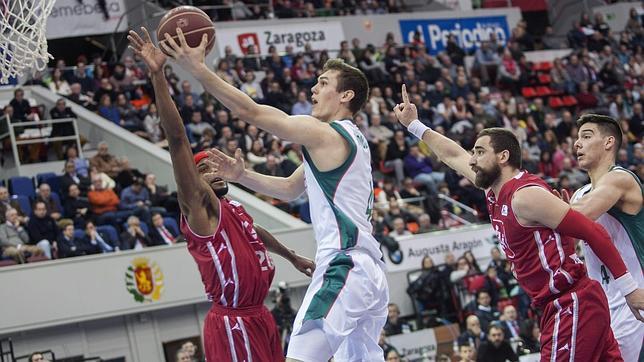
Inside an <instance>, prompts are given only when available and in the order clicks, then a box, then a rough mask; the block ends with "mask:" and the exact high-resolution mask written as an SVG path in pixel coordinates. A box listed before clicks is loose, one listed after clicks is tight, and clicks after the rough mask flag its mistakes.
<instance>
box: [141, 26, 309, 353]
mask: <svg viewBox="0 0 644 362" xmlns="http://www.w3.org/2000/svg"><path fill="white" fill-rule="evenodd" d="M142 30H143V34H144V37H145V40H143V39H142V38H141V37H140V36H139V35H138V34H137V33H136V32H134V31H130V33H129V36H128V39H129V41H130V48H132V50H133V51H134V52H135V53H136V54H137V55H139V56H141V58H143V60H144V61H145V63H146V64H147V66H148V69H149V71H150V72H151V77H152V85H153V87H154V92H155V96H156V101H157V106H158V109H159V115H160V118H161V126H162V127H163V129H164V131H165V134H166V136H167V139H168V145H169V147H170V156H171V158H172V167H173V170H174V177H175V180H176V182H177V193H178V195H179V205H180V207H181V212H182V216H181V231H182V232H183V233H184V234H185V236H186V239H187V242H188V243H187V244H188V251H189V252H190V254H191V255H192V257H193V258H194V260H195V262H196V263H197V267H198V268H199V272H200V274H201V279H202V281H203V284H204V286H205V289H206V294H207V296H208V298H209V300H211V301H212V302H213V304H212V308H211V309H210V312H209V313H208V315H207V316H206V320H205V322H204V347H205V348H204V349H205V352H206V359H207V360H208V361H248V362H250V361H253V360H254V361H283V360H284V354H283V352H282V347H281V344H280V336H279V332H278V330H277V326H276V324H275V321H274V319H273V316H272V315H271V313H270V312H269V311H268V309H267V308H266V307H265V306H264V305H263V303H264V299H265V298H266V295H267V294H268V289H269V287H270V285H271V281H272V280H273V275H274V274H275V269H274V266H273V263H272V261H271V258H270V256H269V255H268V253H267V251H266V250H267V249H268V250H270V251H272V252H275V253H276V254H279V255H281V256H283V257H285V258H286V259H288V260H289V261H291V263H293V265H294V266H295V267H296V268H297V269H298V270H300V271H301V272H303V273H305V274H307V275H309V276H310V275H311V273H312V271H313V269H314V267H315V266H314V264H313V262H312V261H311V260H309V259H306V258H304V257H301V256H298V255H296V254H295V253H294V252H293V251H292V250H288V249H287V248H286V247H284V246H283V245H282V244H280V243H279V242H278V241H277V240H276V239H275V238H274V237H273V236H272V235H271V234H269V233H268V232H267V231H266V230H264V229H262V228H261V227H259V226H257V225H254V223H253V219H252V218H251V217H250V215H248V214H247V213H246V211H245V210H244V208H243V207H242V206H241V205H240V204H239V203H237V202H235V201H229V200H228V199H226V198H225V197H224V195H226V193H227V191H228V186H227V184H226V182H224V181H223V180H221V179H210V178H209V180H210V181H209V182H206V181H205V178H204V177H205V176H204V175H206V174H208V173H209V172H210V169H209V167H208V166H207V164H206V163H205V162H204V161H203V160H204V159H205V158H206V154H205V153H199V154H197V155H195V156H194V158H193V155H192V151H191V149H190V144H189V141H188V138H187V137H186V131H185V129H184V126H183V122H182V121H181V117H180V116H179V112H178V111H177V108H176V106H175V105H174V102H173V101H172V98H171V97H170V92H169V90H168V85H167V82H166V80H165V77H164V75H163V65H164V63H165V60H166V56H165V55H164V54H163V53H162V52H161V51H160V50H159V49H158V48H156V47H155V46H154V45H153V43H152V40H151V38H150V35H149V34H148V32H147V30H145V29H142Z"/></svg>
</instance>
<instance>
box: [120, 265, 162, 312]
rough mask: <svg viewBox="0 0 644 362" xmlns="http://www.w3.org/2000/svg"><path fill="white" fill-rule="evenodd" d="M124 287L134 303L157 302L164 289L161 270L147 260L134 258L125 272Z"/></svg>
mask: <svg viewBox="0 0 644 362" xmlns="http://www.w3.org/2000/svg"><path fill="white" fill-rule="evenodd" d="M125 287H126V289H127V291H128V292H129V293H130V294H132V296H133V297H134V301H135V302H139V303H151V302H153V301H158V300H159V299H160V298H161V294H162V293H163V287H164V283H163V273H162V272H161V268H160V267H159V265H158V264H157V263H156V262H152V263H150V261H149V259H148V258H135V259H134V260H132V263H131V264H130V265H128V267H127V271H126V272H125Z"/></svg>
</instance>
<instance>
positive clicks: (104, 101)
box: [98, 94, 122, 126]
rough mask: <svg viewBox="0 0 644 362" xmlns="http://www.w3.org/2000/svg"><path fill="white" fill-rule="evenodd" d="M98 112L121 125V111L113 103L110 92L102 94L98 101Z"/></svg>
mask: <svg viewBox="0 0 644 362" xmlns="http://www.w3.org/2000/svg"><path fill="white" fill-rule="evenodd" d="M98 114H99V116H101V117H103V118H106V119H107V120H108V121H110V122H112V123H114V124H115V125H117V126H120V125H121V121H122V120H121V113H120V112H119V109H118V108H117V107H116V106H115V105H114V104H112V99H111V98H110V96H109V94H103V95H102V96H101V98H100V101H99V103H98Z"/></svg>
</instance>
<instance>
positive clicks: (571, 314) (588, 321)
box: [541, 278, 623, 362]
mask: <svg viewBox="0 0 644 362" xmlns="http://www.w3.org/2000/svg"><path fill="white" fill-rule="evenodd" d="M541 361H557V362H559V361H562V362H563V361H566V362H568V361H580V362H591V361H601V362H613V361H623V359H622V356H621V354H620V351H619V346H618V344H617V341H616V340H615V337H614V336H613V331H612V330H611V328H610V313H609V311H608V302H607V300H606V295H605V294H604V291H603V290H602V288H601V286H600V285H599V283H597V282H596V281H594V280H591V279H588V278H585V279H583V280H581V281H579V283H578V285H577V286H576V287H575V288H573V290H570V291H568V292H566V293H563V294H562V295H561V296H560V297H559V298H557V299H555V300H553V301H551V302H549V303H548V304H546V306H545V308H544V311H543V316H542V317H541Z"/></svg>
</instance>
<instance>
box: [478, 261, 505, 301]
mask: <svg viewBox="0 0 644 362" xmlns="http://www.w3.org/2000/svg"><path fill="white" fill-rule="evenodd" d="M483 289H485V290H486V291H487V292H488V293H489V294H490V298H491V300H492V301H491V305H493V306H494V305H497V303H498V302H499V300H500V299H501V298H503V297H505V296H507V292H506V291H505V288H504V287H503V282H502V281H501V279H499V277H498V275H497V273H496V268H494V267H493V266H489V267H488V268H487V269H486V270H485V282H484V284H483Z"/></svg>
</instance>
